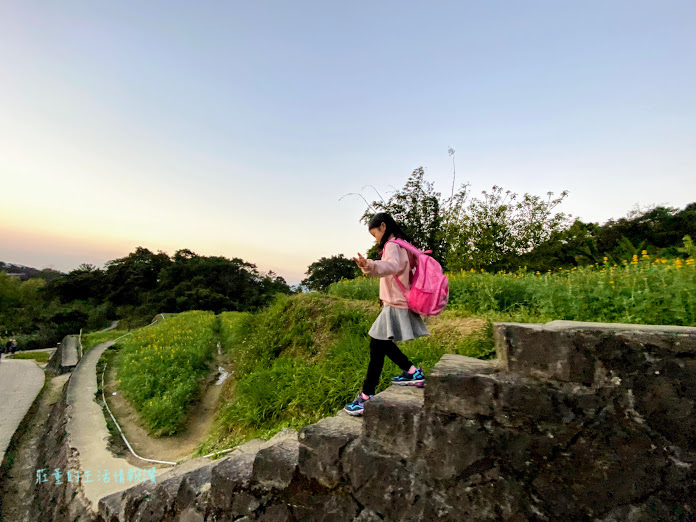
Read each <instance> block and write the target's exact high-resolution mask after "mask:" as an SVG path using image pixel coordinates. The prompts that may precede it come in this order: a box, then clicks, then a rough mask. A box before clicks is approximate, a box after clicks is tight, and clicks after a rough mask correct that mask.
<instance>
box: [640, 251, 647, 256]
mask: <svg viewBox="0 0 696 522" xmlns="http://www.w3.org/2000/svg"><path fill="white" fill-rule="evenodd" d="M640 253H641V254H643V255H644V256H647V255H648V251H647V250H642V251H641V252H640Z"/></svg>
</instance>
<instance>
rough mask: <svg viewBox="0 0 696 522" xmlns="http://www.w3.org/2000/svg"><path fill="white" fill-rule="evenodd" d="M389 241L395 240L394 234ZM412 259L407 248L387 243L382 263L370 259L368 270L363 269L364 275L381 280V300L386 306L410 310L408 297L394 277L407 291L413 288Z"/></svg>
mask: <svg viewBox="0 0 696 522" xmlns="http://www.w3.org/2000/svg"><path fill="white" fill-rule="evenodd" d="M389 239H394V235H393V234H392V236H391V237H390V238H389ZM410 257H412V256H411V254H410V253H409V252H408V251H407V250H406V249H405V248H401V247H400V246H399V245H397V244H396V243H387V244H386V245H385V247H384V252H383V254H382V259H381V261H373V260H372V259H368V260H367V268H362V269H361V270H362V271H363V273H364V274H367V275H371V276H372V277H380V278H381V279H380V281H379V298H380V300H381V301H382V302H383V303H384V304H385V305H389V306H393V307H394V308H406V309H408V303H407V301H406V297H405V296H404V293H403V292H402V291H401V288H399V285H397V284H396V281H395V280H394V277H393V275H394V274H396V276H397V277H398V278H399V281H401V283H402V284H403V285H404V288H406V290H408V289H409V288H411V281H410V270H411V266H410V262H409V258H410ZM414 264H415V263H414Z"/></svg>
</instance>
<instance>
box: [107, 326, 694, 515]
mask: <svg viewBox="0 0 696 522" xmlns="http://www.w3.org/2000/svg"><path fill="white" fill-rule="evenodd" d="M495 337H496V347H497V354H498V358H497V359H496V360H494V361H479V360H476V359H470V358H467V357H461V356H456V355H445V356H444V357H443V358H442V359H441V360H440V361H439V362H438V364H437V365H436V366H435V368H434V369H433V371H432V372H431V373H430V375H428V377H427V379H428V380H427V386H426V387H425V388H424V389H415V388H402V387H392V388H389V389H387V390H386V391H384V392H382V393H380V394H378V395H377V396H375V397H374V398H373V399H372V400H370V401H369V402H368V403H367V407H366V410H365V416H364V419H362V420H358V419H353V418H348V417H346V416H343V415H342V414H339V415H337V416H336V417H331V418H326V419H323V420H322V421H320V422H318V423H316V424H313V425H310V426H307V427H306V428H304V429H302V430H301V431H300V432H299V433H298V432H295V431H293V430H285V431H283V432H281V433H280V434H278V435H277V436H276V437H274V438H273V439H271V440H270V441H268V442H265V443H262V442H260V441H252V442H250V443H248V444H246V445H244V446H242V447H240V448H239V449H237V450H235V451H234V452H233V453H232V454H231V455H230V456H228V457H226V458H223V459H220V460H217V461H213V462H211V461H208V460H203V459H201V460H199V461H193V462H190V463H188V464H187V465H186V467H185V468H181V469H175V470H173V471H172V472H169V474H168V475H166V476H165V475H163V476H162V477H159V479H158V482H157V483H156V484H153V483H149V484H141V485H138V486H136V487H133V488H130V489H128V490H126V491H124V492H121V493H118V494H115V495H112V496H110V497H106V498H104V499H102V501H101V502H100V504H99V514H98V519H99V520H101V521H110V522H111V521H117V520H119V521H120V520H123V521H126V520H128V521H130V520H133V521H136V520H137V521H162V520H182V521H203V520H216V521H217V520H219V521H222V520H243V521H248V520H269V521H271V520H272V521H274V522H275V521H283V520H312V521H319V520H337V521H341V520H346V521H370V520H433V519H439V520H603V521H619V520H696V501H695V500H694V499H695V498H696V405H695V402H696V328H677V327H662V326H660V327H653V326H635V325H616V324H596V323H575V322H566V321H554V322H551V323H548V324H546V325H535V324H514V323H499V324H496V325H495Z"/></svg>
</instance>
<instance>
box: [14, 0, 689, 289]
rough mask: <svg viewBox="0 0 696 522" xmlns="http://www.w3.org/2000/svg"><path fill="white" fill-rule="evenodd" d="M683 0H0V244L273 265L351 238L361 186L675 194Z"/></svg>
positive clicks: (57, 264)
mask: <svg viewBox="0 0 696 522" xmlns="http://www.w3.org/2000/svg"><path fill="white" fill-rule="evenodd" d="M695 22H696V4H694V3H693V2H690V1H674V2H668V3H655V2H647V1H646V2H643V1H636V2H630V3H628V2H625V3H618V2H617V3H607V2H603V1H599V0H597V1H589V2H582V3H575V4H572V5H571V4H569V3H548V2H525V3H520V2H516V1H512V0H508V1H504V2H495V3H488V2H454V1H452V2H441V3H438V4H437V5H435V4H432V3H427V2H424V3H420V4H419V3H413V4H408V5H405V4H403V3H402V2H390V1H387V2H380V3H378V4H369V5H353V4H326V3H317V2H293V3H291V4H289V3H285V2H263V3H243V4H242V3H228V2H215V1H213V2H210V3H206V4H205V5H204V6H203V5H195V4H180V3H171V2H164V1H160V0H153V1H152V2H147V3H135V2H132V1H123V2H118V3H112V4H98V3H93V2H84V1H77V2H70V3H65V2H59V3H41V4H37V3H27V2H11V1H7V0H0V191H1V192H0V195H1V196H2V197H1V198H0V260H1V261H5V262H11V263H18V264H24V265H28V266H34V267H36V268H43V267H47V266H50V267H54V268H56V269H59V270H63V271H69V270H71V269H73V268H76V267H77V266H78V265H79V264H80V263H83V262H87V263H92V264H95V265H98V266H101V265H102V264H103V263H104V262H106V261H108V260H110V259H115V258H118V257H123V256H125V255H127V254H128V253H130V252H132V251H133V250H134V249H135V248H136V247H138V246H143V247H145V248H148V249H150V250H152V251H157V250H163V251H165V252H167V253H168V254H173V253H174V251H176V250H178V249H181V248H188V249H190V250H193V251H194V252H196V253H198V254H201V255H223V256H225V257H230V258H231V257H240V258H242V259H244V260H245V261H248V262H251V263H254V264H256V265H257V267H258V268H259V270H261V271H268V270H273V271H275V272H276V273H278V274H279V275H281V276H283V277H285V278H286V280H287V281H288V282H289V283H291V284H293V283H297V282H299V281H300V280H301V279H302V278H303V277H304V272H305V271H306V269H307V267H308V266H309V265H310V264H311V263H312V262H314V261H316V260H318V259H319V258H320V257H323V256H327V257H328V256H332V255H336V254H339V253H342V254H344V255H346V256H348V257H352V256H353V255H355V253H356V252H358V251H361V252H365V251H366V250H367V249H368V248H369V247H370V246H371V244H372V237H371V236H370V235H369V233H368V232H367V230H366V229H365V227H364V226H363V225H362V224H360V223H359V221H358V220H359V217H360V215H361V214H362V213H363V211H364V209H365V205H364V204H363V202H362V200H361V199H360V198H357V197H349V198H344V199H343V200H341V201H339V198H340V197H341V196H342V195H344V194H346V193H348V192H362V193H363V194H364V195H365V197H367V198H368V199H369V200H373V199H374V198H375V195H374V192H373V191H372V189H370V188H364V187H365V186H366V185H374V186H375V187H377V189H378V190H379V191H380V192H381V193H382V194H383V195H384V196H385V197H387V196H388V195H389V193H390V191H391V190H393V189H392V187H401V186H403V184H404V183H405V181H406V179H407V178H408V176H409V174H410V173H411V172H412V171H413V170H414V169H416V168H418V167H419V166H423V167H425V169H426V174H427V176H428V178H429V179H430V180H432V181H434V182H435V186H436V188H437V189H438V190H440V191H441V192H443V193H449V190H450V187H451V182H452V163H451V159H450V158H449V157H448V155H447V149H448V147H452V148H454V149H455V150H456V151H457V152H456V155H455V159H456V162H457V182H458V183H459V182H469V183H470V184H471V192H472V195H474V196H476V195H479V194H480V192H481V190H484V189H490V187H491V186H492V185H494V184H497V185H501V186H503V187H504V188H505V189H510V190H512V191H514V192H517V193H520V194H522V193H524V192H529V193H532V194H538V195H544V194H545V193H546V192H547V191H552V192H554V193H556V194H558V193H560V192H561V191H563V190H568V191H569V192H570V196H569V197H568V199H567V200H566V202H565V203H564V205H563V207H562V208H561V209H560V210H562V211H565V212H568V213H571V214H573V215H575V216H577V217H580V218H582V219H583V220H585V221H596V222H600V223H603V222H605V221H606V220H607V219H609V218H619V217H622V216H624V215H626V213H627V212H628V211H630V210H631V209H632V208H633V207H634V206H635V205H636V204H639V205H641V206H644V207H645V206H648V205H654V204H663V205H668V206H675V207H679V208H683V207H684V206H685V205H686V204H688V203H691V202H693V201H694V200H696V175H694V171H695V170H696V140H695V137H696V94H695V93H696V63H694V62H695V58H694V57H695V56H696V31H694V30H693V29H694V24H695Z"/></svg>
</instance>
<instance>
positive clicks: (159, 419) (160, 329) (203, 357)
mask: <svg viewBox="0 0 696 522" xmlns="http://www.w3.org/2000/svg"><path fill="white" fill-rule="evenodd" d="M215 327H216V318H215V315H214V314H213V313H212V312H201V311H193V312H184V313H181V314H178V315H175V316H171V317H169V316H168V317H167V319H166V321H160V322H159V323H157V324H156V325H154V326H150V327H147V328H142V329H140V330H138V331H136V332H134V333H133V334H132V335H130V336H128V337H125V338H123V339H121V340H120V341H118V347H119V352H118V357H117V364H118V373H117V377H118V381H119V388H120V389H121V390H122V391H123V393H124V395H125V397H126V398H127V399H128V400H129V401H130V403H131V404H132V405H133V407H134V408H135V409H136V410H137V411H138V413H139V414H140V418H141V419H142V421H143V422H144V423H145V425H146V426H147V427H148V429H149V430H150V433H151V434H152V435H156V436H158V435H171V434H174V433H176V432H177V431H179V430H180V429H181V428H182V427H183V426H184V424H185V422H186V411H187V407H188V405H189V404H190V403H191V402H192V401H193V400H194V399H195V397H196V395H197V393H198V391H199V389H200V387H201V384H202V382H203V380H204V378H205V376H206V374H207V373H208V372H209V362H210V360H211V359H212V356H213V353H214V349H215V345H216V334H215Z"/></svg>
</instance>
